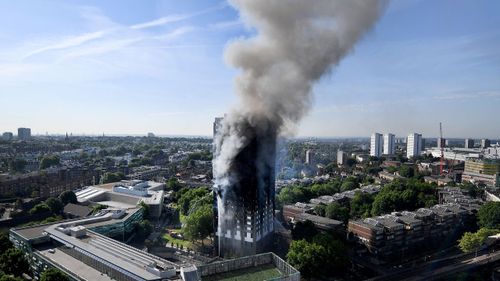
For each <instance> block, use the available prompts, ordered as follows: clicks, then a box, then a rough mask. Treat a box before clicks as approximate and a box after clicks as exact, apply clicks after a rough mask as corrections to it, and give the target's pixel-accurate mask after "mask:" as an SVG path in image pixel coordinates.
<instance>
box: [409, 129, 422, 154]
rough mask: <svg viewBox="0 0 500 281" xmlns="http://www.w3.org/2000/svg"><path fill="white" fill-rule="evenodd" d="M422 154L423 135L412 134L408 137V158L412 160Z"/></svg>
mask: <svg viewBox="0 0 500 281" xmlns="http://www.w3.org/2000/svg"><path fill="white" fill-rule="evenodd" d="M421 153H422V135H421V134H418V133H411V134H409V135H408V141H407V146H406V157H408V158H412V157H415V156H419V155H420V154H421Z"/></svg>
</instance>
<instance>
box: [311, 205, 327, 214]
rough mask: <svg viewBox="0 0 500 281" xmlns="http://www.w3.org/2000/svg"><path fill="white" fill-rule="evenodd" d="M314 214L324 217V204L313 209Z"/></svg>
mask: <svg viewBox="0 0 500 281" xmlns="http://www.w3.org/2000/svg"><path fill="white" fill-rule="evenodd" d="M314 213H316V215H318V216H322V217H324V216H325V213H326V205H325V204H318V205H316V206H315V207H314Z"/></svg>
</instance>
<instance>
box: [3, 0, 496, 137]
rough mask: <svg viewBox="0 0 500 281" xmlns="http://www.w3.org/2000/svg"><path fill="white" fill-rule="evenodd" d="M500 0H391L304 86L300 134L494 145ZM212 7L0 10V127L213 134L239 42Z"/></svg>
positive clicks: (231, 18)
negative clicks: (340, 56)
mask: <svg viewBox="0 0 500 281" xmlns="http://www.w3.org/2000/svg"><path fill="white" fill-rule="evenodd" d="M499 10H500V2H498V1H495V0H479V1H467V0H442V1H430V0H398V1H392V2H391V3H390V5H389V7H388V9H387V11H386V13H385V15H383V16H382V18H381V20H380V21H379V22H378V23H377V25H376V26H375V30H374V31H373V32H371V33H369V34H368V36H366V37H365V38H364V39H363V40H362V41H361V42H360V43H359V44H357V46H355V48H354V52H352V53H351V54H350V55H348V56H347V57H346V58H345V59H344V60H343V61H341V63H340V65H339V66H338V67H337V68H336V69H335V70H334V71H333V72H332V73H331V74H329V75H327V77H326V78H323V79H322V80H321V81H320V83H319V84H318V85H316V86H315V88H314V94H315V98H314V104H313V109H312V112H311V113H310V114H309V116H307V117H306V118H305V120H303V122H302V123H301V124H299V127H298V128H297V135H298V136H318V137H343V136H366V137H367V136H369V135H370V134H371V133H372V132H374V131H378V132H393V133H395V134H396V135H398V136H406V135H407V134H408V133H409V132H412V131H415V132H421V133H422V134H423V135H424V137H434V136H436V135H437V134H438V132H439V131H438V129H439V122H443V129H444V134H445V137H475V138H482V137H489V138H498V137H500V126H498V123H497V120H496V119H497V115H498V109H499V108H500V79H498V78H499V77H500V51H499V46H500V28H499V27H500V18H499V17H498V16H497V11H499ZM254 33H255V30H253V29H250V28H248V27H246V26H245V25H244V24H243V23H242V22H241V20H240V19H239V17H238V14H237V12H236V11H235V10H234V9H233V8H232V7H231V6H229V5H227V4H226V3H225V2H220V1H201V0H199V1H181V2H179V1H141V2H139V1H132V0H130V1H129V0H127V1H119V0H113V1H106V2H102V1H97V0H94V1H71V2H67V1H62V0H61V1H50V2H43V3H42V2H37V1H22V2H21V1H4V2H1V3H0V40H1V42H2V44H1V46H0V89H1V90H0V104H1V105H2V107H1V110H0V131H1V132H3V131H12V132H16V130H17V128H18V127H30V128H32V131H33V133H34V134H45V132H48V133H51V134H55V133H58V134H64V133H65V132H72V133H73V134H78V135H81V134H83V133H84V134H87V135H90V134H95V135H101V134H102V133H105V134H107V135H137V134H146V133H147V132H154V133H155V134H157V135H211V131H212V122H213V119H214V117H216V116H221V115H223V114H224V112H226V111H227V110H228V109H229V108H230V107H231V106H232V105H233V104H234V103H235V102H236V100H237V97H236V95H235V94H234V87H233V81H234V77H235V76H236V74H237V70H235V69H232V68H231V67H229V66H227V65H225V64H224V61H223V51H224V49H225V46H226V44H227V43H228V42H230V41H231V40H233V39H234V38H239V37H248V36H251V35H253V34H254Z"/></svg>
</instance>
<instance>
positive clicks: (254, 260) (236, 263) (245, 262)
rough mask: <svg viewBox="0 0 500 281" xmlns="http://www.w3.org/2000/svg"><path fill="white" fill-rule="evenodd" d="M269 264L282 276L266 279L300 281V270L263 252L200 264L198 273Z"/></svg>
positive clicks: (206, 274)
mask: <svg viewBox="0 0 500 281" xmlns="http://www.w3.org/2000/svg"><path fill="white" fill-rule="evenodd" d="M269 264H272V265H274V266H275V267H276V268H277V269H278V270H279V271H280V272H281V274H282V275H283V276H280V277H277V278H274V279H270V280H267V281H271V280H272V281H300V272H299V271H297V270H296V269H295V268H293V267H292V266H291V265H289V264H288V263H286V262H285V261H284V260H282V259H281V258H280V257H278V256H276V255H275V254H274V253H264V254H258V255H253V256H248V257H242V258H237V259H232V260H226V261H221V262H215V263H211V264H205V265H201V266H198V273H199V275H200V276H201V277H203V276H210V275H215V274H221V273H225V272H231V271H236V270H241V269H246V268H250V267H258V266H262V265H269Z"/></svg>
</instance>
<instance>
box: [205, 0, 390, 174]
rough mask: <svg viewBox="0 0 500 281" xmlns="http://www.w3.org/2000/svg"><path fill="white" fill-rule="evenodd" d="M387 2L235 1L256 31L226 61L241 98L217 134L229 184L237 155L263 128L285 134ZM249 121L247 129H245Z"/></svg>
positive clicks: (232, 47)
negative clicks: (234, 72)
mask: <svg viewBox="0 0 500 281" xmlns="http://www.w3.org/2000/svg"><path fill="white" fill-rule="evenodd" d="M385 2H386V1H383V0H230V3H231V4H232V5H233V6H234V7H235V8H236V9H237V10H238V11H239V12H240V16H241V18H242V19H243V21H244V22H245V24H246V25H247V26H249V27H254V28H255V29H256V31H257V35H256V36H255V37H252V38H244V39H238V40H235V41H233V42H232V43H230V44H229V46H228V47H227V49H226V51H225V60H226V62H227V63H228V64H229V65H231V66H234V67H236V68H238V69H241V74H240V75H239V76H238V77H237V78H236V91H237V93H238V94H239V95H240V97H241V103H240V104H239V105H238V106H237V107H236V109H234V110H233V111H232V112H231V113H230V114H229V115H228V116H227V118H225V120H224V123H223V126H222V128H221V133H220V134H219V136H218V138H217V139H216V159H215V161H214V173H215V174H214V177H215V179H216V182H217V181H218V182H219V183H221V184H222V183H226V184H227V182H228V181H230V180H231V179H230V178H228V174H227V172H228V169H229V166H230V164H231V161H232V159H233V158H234V157H235V156H236V155H237V154H238V152H239V151H240V150H241V149H242V148H243V147H245V145H246V144H247V142H248V141H249V139H251V136H247V135H246V134H247V133H248V130H247V129H246V127H247V126H251V127H254V128H256V130H257V131H259V130H261V131H266V132H269V128H272V129H274V130H275V131H276V134H279V133H280V132H281V131H283V130H284V128H287V127H289V126H293V125H294V124H296V123H297V122H298V121H300V119H301V118H302V117H304V115H305V114H306V113H307V112H308V111H309V109H310V106H311V98H312V95H311V88H312V86H313V83H314V82H315V81H317V80H318V79H320V78H321V77H322V76H323V75H324V74H325V73H327V72H328V71H329V70H330V69H331V68H332V67H334V66H335V65H337V64H338V63H339V61H340V60H341V59H342V58H343V57H344V56H346V55H347V54H348V53H349V52H350V51H351V49H352V47H353V46H354V44H355V43H356V42H357V41H358V40H359V39H360V38H361V37H362V36H363V35H364V34H365V33H366V32H367V31H369V30H370V29H371V28H372V27H373V25H374V23H375V22H376V21H377V19H378V18H379V17H380V15H381V13H382V11H383V8H384V7H385ZM243 125H244V126H243Z"/></svg>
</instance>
